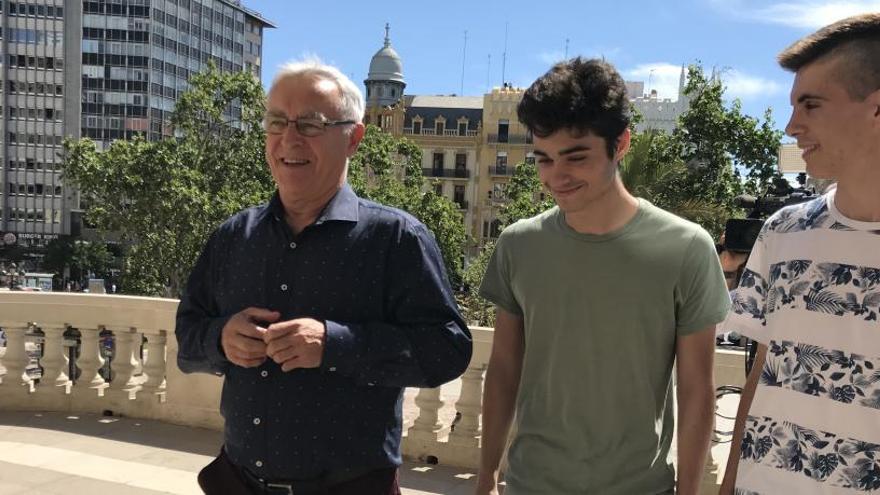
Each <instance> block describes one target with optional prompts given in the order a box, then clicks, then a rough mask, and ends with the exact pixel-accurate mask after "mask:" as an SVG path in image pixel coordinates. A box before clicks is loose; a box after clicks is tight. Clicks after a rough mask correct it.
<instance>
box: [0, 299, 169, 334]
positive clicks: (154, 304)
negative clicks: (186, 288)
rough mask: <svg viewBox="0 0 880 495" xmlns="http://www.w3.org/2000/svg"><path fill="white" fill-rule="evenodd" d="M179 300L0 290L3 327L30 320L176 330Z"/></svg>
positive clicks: (60, 324)
mask: <svg viewBox="0 0 880 495" xmlns="http://www.w3.org/2000/svg"><path fill="white" fill-rule="evenodd" d="M178 302H179V301H178V300H177V299H162V298H156V297H139V296H120V295H103V294H81V293H68V292H13V291H3V292H0V327H4V326H19V325H22V324H25V323H28V322H35V323H37V324H38V325H52V326H64V325H70V326H73V327H77V328H97V327H101V326H103V327H106V328H109V329H114V328H115V329H122V328H137V329H138V330H139V331H141V332H150V331H159V330H165V331H169V332H171V331H174V318H175V314H176V312H177V304H178Z"/></svg>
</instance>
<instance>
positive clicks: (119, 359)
mask: <svg viewBox="0 0 880 495" xmlns="http://www.w3.org/2000/svg"><path fill="white" fill-rule="evenodd" d="M107 330H110V331H112V332H113V337H114V339H115V341H116V348H115V350H114V352H113V365H112V367H113V372H114V376H113V380H112V381H111V382H110V387H109V388H108V390H107V391H106V392H105V395H107V396H108V397H109V398H110V399H111V404H110V408H111V410H118V409H123V410H124V409H125V408H127V407H130V405H129V404H128V401H130V400H131V399H133V398H134V397H133V395H134V394H135V393H136V392H137V388H138V387H137V383H136V382H135V380H134V370H135V367H136V366H137V361H135V358H134V349H135V343H137V345H138V346H140V344H141V341H140V338H141V337H140V334H139V333H137V331H135V329H134V328H107Z"/></svg>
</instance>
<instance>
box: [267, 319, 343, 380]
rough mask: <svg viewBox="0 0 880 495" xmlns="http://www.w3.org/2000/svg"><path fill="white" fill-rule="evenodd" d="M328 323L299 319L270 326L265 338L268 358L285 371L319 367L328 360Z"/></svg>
mask: <svg viewBox="0 0 880 495" xmlns="http://www.w3.org/2000/svg"><path fill="white" fill-rule="evenodd" d="M326 333H327V328H326V327H325V326H324V323H322V322H320V321H318V320H313V319H311V318H297V319H295V320H288V321H282V322H279V323H274V324H272V325H269V328H267V329H266V333H265V335H264V337H263V338H264V339H265V341H266V355H268V356H269V357H270V358H272V360H273V361H275V362H276V363H278V364H280V365H281V371H290V370H293V369H296V368H317V367H318V366H321V360H322V358H323V357H324V335H325V334H326Z"/></svg>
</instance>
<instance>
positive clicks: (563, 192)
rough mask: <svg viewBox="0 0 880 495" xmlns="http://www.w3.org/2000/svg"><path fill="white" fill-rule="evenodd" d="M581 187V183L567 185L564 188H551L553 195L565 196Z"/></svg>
mask: <svg viewBox="0 0 880 495" xmlns="http://www.w3.org/2000/svg"><path fill="white" fill-rule="evenodd" d="M581 187H583V185H580V186H574V187H569V188H566V189H554V190H553V195H554V196H567V195H569V194H571V193H573V192H575V191H577V190H578V189H580V188H581Z"/></svg>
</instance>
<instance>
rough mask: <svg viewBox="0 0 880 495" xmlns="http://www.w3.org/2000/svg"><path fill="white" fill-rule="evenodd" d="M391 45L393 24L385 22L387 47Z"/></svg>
mask: <svg viewBox="0 0 880 495" xmlns="http://www.w3.org/2000/svg"><path fill="white" fill-rule="evenodd" d="M389 46H391V24H388V23H387V22H386V23H385V48H388V47H389Z"/></svg>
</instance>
